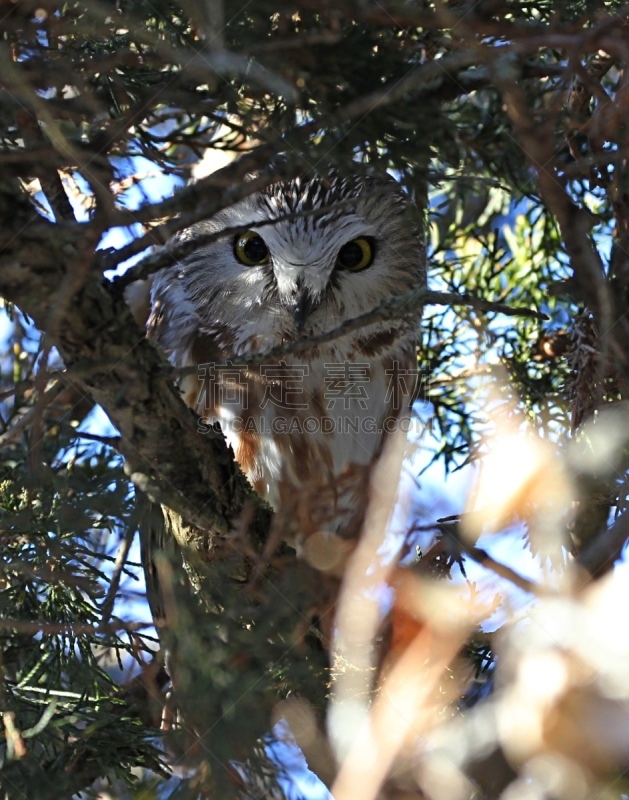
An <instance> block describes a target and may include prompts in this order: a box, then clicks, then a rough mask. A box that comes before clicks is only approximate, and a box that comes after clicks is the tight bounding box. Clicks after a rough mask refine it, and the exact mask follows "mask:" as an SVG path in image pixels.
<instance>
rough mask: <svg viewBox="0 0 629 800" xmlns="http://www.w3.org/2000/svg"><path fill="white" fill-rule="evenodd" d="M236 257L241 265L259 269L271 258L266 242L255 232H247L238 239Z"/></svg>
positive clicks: (235, 247) (235, 245)
mask: <svg viewBox="0 0 629 800" xmlns="http://www.w3.org/2000/svg"><path fill="white" fill-rule="evenodd" d="M234 255H235V256H236V258H237V259H238V261H240V263H241V264H245V265H246V266H247V267H257V266H259V265H260V264H267V263H268V261H269V258H270V253H269V248H268V247H267V246H266V242H265V241H264V239H263V238H262V237H261V236H260V234H259V233H256V232H255V231H247V232H246V233H243V234H241V235H240V236H237V237H236V240H235V242H234Z"/></svg>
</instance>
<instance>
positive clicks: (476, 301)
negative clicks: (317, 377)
mask: <svg viewBox="0 0 629 800" xmlns="http://www.w3.org/2000/svg"><path fill="white" fill-rule="evenodd" d="M425 305H448V306H468V307H471V308H474V309H477V310H478V311H495V312H497V313H499V314H505V315H506V316H509V317H529V318H532V319H538V320H545V319H548V317H547V316H546V315H545V314H542V313H541V312H539V311H535V310H534V309H532V308H513V306H508V305H505V304H504V303H494V302H492V301H490V300H483V299H482V298H480V297H472V296H471V295H460V294H455V293H454V292H434V291H431V290H430V289H413V290H412V291H410V292H406V293H405V294H400V295H396V296H394V297H388V298H387V299H386V300H384V301H383V302H382V303H380V304H379V305H377V306H376V307H375V308H372V309H371V311H367V312H366V313H365V314H361V315H360V316H358V317H353V318H352V319H348V320H345V322H343V323H342V324H341V325H339V326H338V327H337V328H333V329H332V330H330V331H326V332H325V333H320V334H318V335H316V336H309V337H306V338H303V339H297V341H295V342H287V343H286V344H282V345H278V346H277V347H272V348H271V349H270V350H267V351H266V352H264V353H253V354H252V355H250V356H238V357H236V358H233V359H230V365H231V366H241V365H242V366H245V365H246V366H258V365H260V364H264V363H266V362H267V361H275V360H277V359H280V358H283V357H285V356H287V355H296V354H298V353H302V352H305V351H307V350H310V349H311V348H313V347H318V346H319V345H322V344H327V343H328V342H333V341H335V340H336V339H340V338H341V337H343V336H346V335H347V334H348V333H351V332H352V331H355V330H359V329H360V328H365V327H366V326H367V325H372V324H374V323H376V322H388V321H391V320H394V319H399V318H400V317H407V316H411V315H413V314H414V313H416V312H417V311H419V309H421V308H423V306H425ZM197 369H198V367H197V366H192V367H184V368H182V369H179V370H176V373H177V375H192V374H194V373H196V371H197Z"/></svg>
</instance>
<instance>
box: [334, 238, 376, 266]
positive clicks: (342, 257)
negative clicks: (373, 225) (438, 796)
mask: <svg viewBox="0 0 629 800" xmlns="http://www.w3.org/2000/svg"><path fill="white" fill-rule="evenodd" d="M374 255H375V250H374V246H373V241H370V240H369V239H363V238H362V237H361V238H360V239H352V241H351V242H348V243H347V244H344V245H343V247H341V249H340V250H339V254H338V256H337V257H336V266H337V268H338V269H348V270H349V271H350V272H360V271H361V270H362V269H367V267H369V266H371V263H372V261H373V257H374Z"/></svg>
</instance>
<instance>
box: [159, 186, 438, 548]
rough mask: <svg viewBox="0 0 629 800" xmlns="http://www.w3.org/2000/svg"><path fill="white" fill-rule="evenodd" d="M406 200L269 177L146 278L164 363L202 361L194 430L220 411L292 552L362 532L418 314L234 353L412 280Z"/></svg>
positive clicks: (199, 228)
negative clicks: (274, 351) (290, 349)
mask: <svg viewBox="0 0 629 800" xmlns="http://www.w3.org/2000/svg"><path fill="white" fill-rule="evenodd" d="M408 207H409V201H408V198H407V196H406V195H405V194H404V193H403V192H402V191H401V189H400V187H399V185H398V184H397V183H396V182H395V181H394V180H393V179H392V178H390V177H389V176H369V177H357V176H351V177H341V176H340V175H339V174H338V173H336V172H334V171H330V172H329V174H327V175H325V176H323V177H319V176H311V177H300V178H296V179H294V180H290V181H286V182H281V183H275V184H273V185H271V186H269V187H268V188H267V189H265V190H264V191H261V192H258V193H255V194H252V195H251V196H249V197H247V198H246V199H244V200H242V201H241V202H238V203H236V204H235V205H232V206H230V207H229V208H226V209H224V210H223V211H220V212H219V213H217V214H216V215H215V216H214V217H212V218H211V219H208V220H206V221H203V222H201V223H199V224H196V225H194V226H193V227H191V228H189V229H187V230H185V231H184V232H183V233H182V234H180V238H181V239H184V240H190V239H192V240H194V239H198V240H199V246H198V248H197V249H196V250H194V251H193V252H192V254H191V255H190V256H188V257H187V258H185V260H183V261H182V262H181V263H179V264H177V265H176V266H173V267H170V268H167V269H164V270H162V271H161V272H159V273H157V274H156V276H155V278H154V281H153V284H152V289H151V312H150V317H149V320H148V324H147V329H148V335H149V336H150V337H151V338H152V339H154V340H155V341H156V342H158V343H159V345H161V346H162V347H163V348H164V350H165V351H166V353H167V354H168V358H169V359H170V361H171V362H172V364H173V365H174V366H175V367H197V368H198V369H197V374H196V375H190V374H188V375H187V376H186V377H185V378H184V379H183V380H182V382H181V391H182V394H183V396H184V399H185V401H186V403H187V404H188V405H190V406H191V407H192V408H193V409H195V411H196V412H197V414H198V416H199V420H200V430H207V429H208V427H207V426H210V425H213V424H215V423H219V424H220V427H221V429H222V431H223V433H224V435H225V437H226V439H227V442H228V443H229V445H231V447H232V448H233V452H234V455H235V458H236V459H237V461H238V463H239V464H240V466H241V468H242V470H243V471H244V473H245V474H246V476H247V477H248V479H249V481H250V482H251V484H252V485H253V487H254V488H255V490H256V491H257V492H258V493H259V494H260V495H262V497H264V498H265V499H266V500H267V501H268V502H269V503H270V505H271V506H272V507H273V508H274V509H275V512H276V515H275V519H276V527H278V528H279V529H280V530H281V535H282V537H283V538H284V539H285V540H286V541H288V542H289V543H292V544H293V546H294V547H295V548H296V549H297V551H298V552H299V553H302V552H304V551H307V549H308V542H309V540H310V538H311V537H312V536H314V535H315V534H318V535H319V536H321V535H324V536H328V537H340V539H341V540H343V541H346V542H352V541H355V540H356V539H357V537H358V535H359V532H360V528H361V524H362V521H363V517H364V513H365V509H366V506H367V500H368V496H367V495H368V481H369V475H370V471H371V469H372V467H373V465H374V464H375V463H376V462H377V460H378V458H379V456H380V454H381V453H382V450H383V447H384V446H385V443H386V441H387V439H388V437H389V436H390V435H391V434H392V433H393V432H394V430H396V429H397V428H399V427H400V423H401V420H403V419H404V416H405V415H406V414H407V411H408V406H409V401H410V399H411V395H412V392H413V386H414V377H415V370H416V366H415V365H416V336H417V327H418V321H417V318H416V315H414V314H413V313H409V314H408V315H407V316H401V317H400V318H397V319H394V320H389V321H381V322H375V323H373V324H371V325H369V326H367V327H364V328H362V329H358V330H355V331H352V332H350V333H347V334H345V335H342V336H338V337H337V338H335V339H334V340H332V341H330V342H328V343H325V344H313V345H312V346H310V347H307V348H306V349H303V350H301V351H300V353H299V355H298V356H297V355H294V356H291V355H290V353H289V354H287V355H286V356H285V357H282V356H280V357H275V358H274V359H271V360H269V361H268V362H263V363H262V364H257V365H256V366H247V365H246V364H244V365H243V364H242V362H240V363H239V361H238V359H242V358H243V357H246V356H247V355H250V354H258V353H264V352H266V351H268V350H270V349H271V348H276V347H278V346H282V345H285V346H290V344H291V343H293V342H295V341H296V340H298V339H299V338H303V337H305V339H306V340H307V339H308V338H312V337H316V336H317V335H319V334H322V333H326V332H329V331H332V330H334V329H336V328H338V326H339V325H341V323H343V321H344V320H348V319H352V318H354V317H358V316H359V315H361V314H364V313H365V312H368V311H371V310H372V309H373V308H375V307H376V306H377V305H378V304H379V303H381V301H383V300H384V299H385V298H387V297H389V296H391V295H399V294H402V293H404V292H407V291H409V290H410V289H413V288H420V287H422V286H423V285H424V283H425V268H424V246H423V240H422V237H421V236H420V234H419V232H418V226H417V223H416V222H413V221H412V219H411V218H410V217H409V214H408V210H409V208H408ZM234 231H236V232H234ZM208 234H210V235H211V236H208Z"/></svg>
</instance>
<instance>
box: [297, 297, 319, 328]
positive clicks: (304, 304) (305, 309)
mask: <svg viewBox="0 0 629 800" xmlns="http://www.w3.org/2000/svg"><path fill="white" fill-rule="evenodd" d="M318 305H319V304H318V303H317V302H316V301H315V299H314V298H313V296H312V295H311V294H310V292H309V291H308V289H302V291H301V293H300V294H299V295H298V297H297V299H296V301H295V303H294V304H293V305H292V306H291V310H292V312H293V319H294V320H295V327H296V328H297V333H302V332H303V330H304V325H305V324H306V320H307V319H308V317H309V316H310V314H311V313H312V312H313V311H314V310H315V308H316V307H317V306H318Z"/></svg>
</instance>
